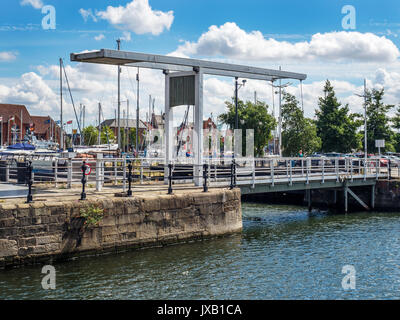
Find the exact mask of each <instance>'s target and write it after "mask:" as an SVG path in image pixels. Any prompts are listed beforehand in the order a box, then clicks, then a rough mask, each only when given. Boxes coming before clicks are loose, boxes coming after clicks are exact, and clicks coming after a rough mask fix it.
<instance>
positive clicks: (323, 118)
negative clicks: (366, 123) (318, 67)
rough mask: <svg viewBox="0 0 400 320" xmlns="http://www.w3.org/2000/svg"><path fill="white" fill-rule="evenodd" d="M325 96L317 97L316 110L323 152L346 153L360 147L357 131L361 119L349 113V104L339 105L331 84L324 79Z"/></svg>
mask: <svg viewBox="0 0 400 320" xmlns="http://www.w3.org/2000/svg"><path fill="white" fill-rule="evenodd" d="M324 94H325V97H324V98H322V97H320V98H319V102H318V106H319V110H316V112H315V113H316V116H317V120H316V126H317V134H318V136H319V137H320V138H321V142H322V144H321V150H322V151H323V152H333V151H334V152H343V153H347V152H350V151H352V150H354V149H359V148H360V147H361V135H360V134H359V133H357V130H358V128H359V127H360V125H361V121H360V120H359V119H357V117H358V116H359V115H357V114H351V113H350V112H349V106H348V105H347V104H346V105H345V106H344V107H341V103H340V102H339V101H338V100H337V98H336V94H335V91H334V89H333V86H332V85H331V83H330V81H329V80H326V83H325V86H324Z"/></svg>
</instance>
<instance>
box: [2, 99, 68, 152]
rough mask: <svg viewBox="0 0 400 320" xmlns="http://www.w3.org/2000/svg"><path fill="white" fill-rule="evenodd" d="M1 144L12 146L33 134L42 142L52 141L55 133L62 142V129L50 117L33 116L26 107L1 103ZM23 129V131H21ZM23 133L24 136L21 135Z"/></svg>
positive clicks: (57, 140)
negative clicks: (31, 132)
mask: <svg viewBox="0 0 400 320" xmlns="http://www.w3.org/2000/svg"><path fill="white" fill-rule="evenodd" d="M0 120H2V121H0V144H1V145H2V146H3V145H11V144H14V143H18V142H21V141H23V140H24V138H25V135H26V133H30V128H33V129H34V130H33V133H34V134H35V136H36V137H37V138H38V139H39V140H40V139H43V140H50V138H51V134H52V133H53V132H54V134H55V138H56V140H55V141H56V142H58V143H59V142H60V130H61V129H60V127H59V126H58V125H57V124H56V123H55V121H54V120H53V119H51V117H49V116H45V117H42V116H31V115H30V114H29V111H28V110H27V108H26V107H25V106H24V105H19V104H2V103H0ZM21 128H22V130H21ZM21 132H22V134H21Z"/></svg>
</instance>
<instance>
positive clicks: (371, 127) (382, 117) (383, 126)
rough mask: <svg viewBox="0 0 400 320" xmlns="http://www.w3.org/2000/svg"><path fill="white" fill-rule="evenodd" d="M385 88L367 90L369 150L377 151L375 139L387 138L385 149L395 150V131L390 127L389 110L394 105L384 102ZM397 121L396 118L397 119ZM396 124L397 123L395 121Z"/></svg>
mask: <svg viewBox="0 0 400 320" xmlns="http://www.w3.org/2000/svg"><path fill="white" fill-rule="evenodd" d="M384 93H385V92H384V89H381V90H377V89H372V91H369V90H367V92H366V96H367V98H366V100H367V138H368V150H369V151H374V152H376V151H377V148H375V140H385V151H394V150H395V148H394V145H393V143H394V132H393V131H392V129H391V127H390V118H389V117H388V115H387V114H388V113H389V111H390V110H391V109H392V108H394V105H387V104H384V103H383V96H384ZM395 121H396V120H395ZM395 125H396V123H395Z"/></svg>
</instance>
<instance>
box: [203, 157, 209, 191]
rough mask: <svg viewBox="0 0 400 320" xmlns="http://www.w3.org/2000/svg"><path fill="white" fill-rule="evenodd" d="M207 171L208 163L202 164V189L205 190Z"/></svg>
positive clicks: (206, 186)
mask: <svg viewBox="0 0 400 320" xmlns="http://www.w3.org/2000/svg"><path fill="white" fill-rule="evenodd" d="M207 171H208V164H206V163H205V164H204V165H203V191H204V192H207V191H208V185H207Z"/></svg>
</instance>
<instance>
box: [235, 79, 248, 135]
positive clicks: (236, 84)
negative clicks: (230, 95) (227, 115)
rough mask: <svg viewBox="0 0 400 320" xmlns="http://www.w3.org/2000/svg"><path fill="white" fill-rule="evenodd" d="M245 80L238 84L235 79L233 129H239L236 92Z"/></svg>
mask: <svg viewBox="0 0 400 320" xmlns="http://www.w3.org/2000/svg"><path fill="white" fill-rule="evenodd" d="M245 84H246V80H245V79H243V80H242V83H241V84H238V77H235V129H239V115H238V91H239V89H240V88H241V87H244V85H245Z"/></svg>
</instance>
